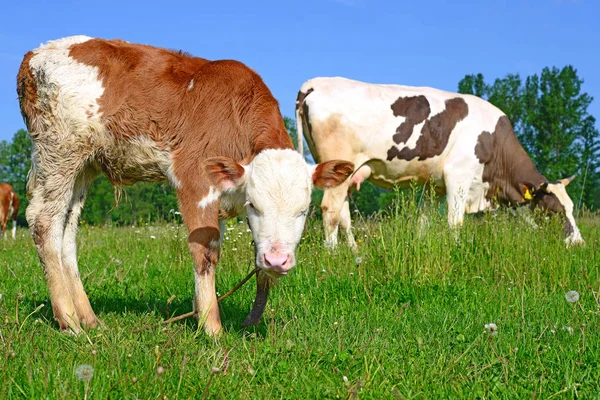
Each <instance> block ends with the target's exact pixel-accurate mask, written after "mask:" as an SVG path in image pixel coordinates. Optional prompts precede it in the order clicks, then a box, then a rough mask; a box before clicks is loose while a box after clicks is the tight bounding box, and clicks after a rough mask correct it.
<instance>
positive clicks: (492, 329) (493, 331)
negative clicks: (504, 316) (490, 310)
mask: <svg viewBox="0 0 600 400" xmlns="http://www.w3.org/2000/svg"><path fill="white" fill-rule="evenodd" d="M484 327H485V330H486V331H487V332H488V333H489V334H490V336H496V335H497V334H498V326H497V325H496V324H494V323H493V322H490V323H489V324H485V326H484Z"/></svg>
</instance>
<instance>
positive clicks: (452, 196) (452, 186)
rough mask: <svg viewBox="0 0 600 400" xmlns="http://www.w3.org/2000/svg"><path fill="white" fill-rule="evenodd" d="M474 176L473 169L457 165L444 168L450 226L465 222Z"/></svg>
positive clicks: (457, 225)
mask: <svg viewBox="0 0 600 400" xmlns="http://www.w3.org/2000/svg"><path fill="white" fill-rule="evenodd" d="M473 178H474V177H473V172H472V171H468V170H465V169H460V168H456V166H447V167H445V168H444V183H445V186H446V201H447V202H448V224H449V225H450V227H459V226H460V225H462V223H463V220H464V217H465V211H466V207H467V199H468V197H469V189H470V187H471V183H472V182H473Z"/></svg>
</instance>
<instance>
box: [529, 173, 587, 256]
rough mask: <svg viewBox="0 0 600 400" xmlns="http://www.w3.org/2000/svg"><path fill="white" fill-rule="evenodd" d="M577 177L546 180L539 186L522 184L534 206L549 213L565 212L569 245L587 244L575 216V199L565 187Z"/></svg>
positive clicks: (567, 242)
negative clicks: (572, 198) (553, 180)
mask: <svg viewBox="0 0 600 400" xmlns="http://www.w3.org/2000/svg"><path fill="white" fill-rule="evenodd" d="M574 178H575V176H572V177H570V178H565V179H560V180H558V181H555V182H544V183H542V184H541V185H539V186H538V187H537V188H536V187H534V186H532V185H525V184H522V186H521V189H522V192H523V197H524V198H525V199H526V200H530V201H531V205H532V206H533V208H538V209H540V210H542V211H544V212H546V213H549V214H556V213H563V214H564V215H565V217H566V221H565V232H566V233H567V238H566V239H565V243H566V244H567V246H570V245H576V244H585V241H584V240H583V237H582V236H581V233H580V232H579V229H578V228H577V225H576V224H575V218H574V217H573V201H572V200H571V198H570V197H569V194H568V193H567V190H566V189H565V187H566V186H567V185H568V184H569V183H571V181H572V180H573V179H574Z"/></svg>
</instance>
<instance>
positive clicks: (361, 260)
mask: <svg viewBox="0 0 600 400" xmlns="http://www.w3.org/2000/svg"><path fill="white" fill-rule="evenodd" d="M354 262H355V263H356V265H358V264H360V263H362V262H363V259H362V257H356V258H355V259H354Z"/></svg>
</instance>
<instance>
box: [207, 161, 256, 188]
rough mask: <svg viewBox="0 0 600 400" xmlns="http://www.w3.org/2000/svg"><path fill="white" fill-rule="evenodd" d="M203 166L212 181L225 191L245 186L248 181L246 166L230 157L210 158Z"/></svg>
mask: <svg viewBox="0 0 600 400" xmlns="http://www.w3.org/2000/svg"><path fill="white" fill-rule="evenodd" d="M202 167H203V169H204V172H205V173H206V176H207V177H208V179H209V180H210V181H211V183H212V184H213V185H215V186H217V187H218V188H219V189H220V190H223V191H226V190H232V189H236V188H238V187H240V186H243V185H244V183H245V181H246V170H245V168H244V166H243V165H241V164H238V163H236V162H235V161H233V160H232V159H231V158H228V157H212V158H208V159H206V160H205V161H204V163H203V164H202Z"/></svg>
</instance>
